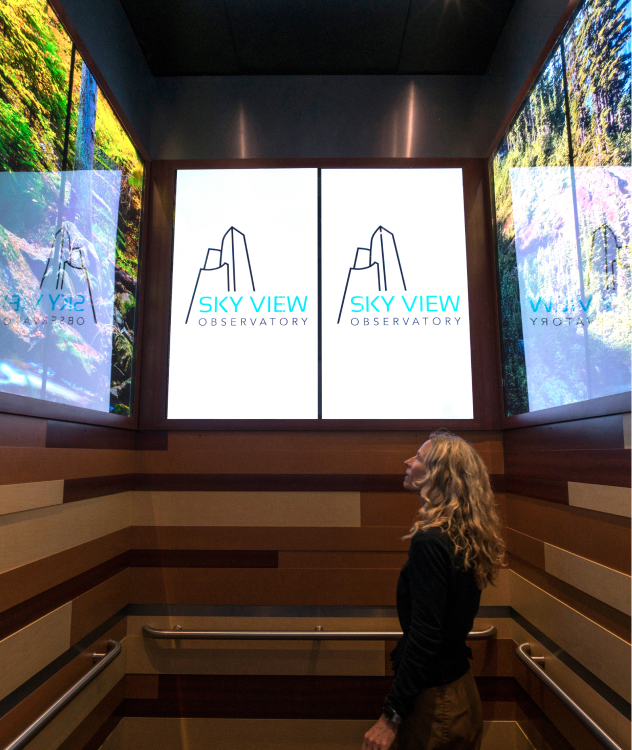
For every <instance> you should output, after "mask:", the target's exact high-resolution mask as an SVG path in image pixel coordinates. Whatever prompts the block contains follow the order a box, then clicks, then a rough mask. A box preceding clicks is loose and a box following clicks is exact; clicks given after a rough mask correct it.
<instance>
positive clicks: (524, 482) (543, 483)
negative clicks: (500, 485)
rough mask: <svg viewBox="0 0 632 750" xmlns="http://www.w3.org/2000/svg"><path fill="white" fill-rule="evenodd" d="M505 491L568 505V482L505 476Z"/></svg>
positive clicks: (564, 480)
mask: <svg viewBox="0 0 632 750" xmlns="http://www.w3.org/2000/svg"><path fill="white" fill-rule="evenodd" d="M505 491H506V492H513V493H514V494H515V495H526V496H527V497H537V498H538V499H540V500H549V501H550V502H552V503H561V504H562V505H568V480H566V479H563V480H562V479H538V478H536V477H516V476H513V475H512V474H505Z"/></svg>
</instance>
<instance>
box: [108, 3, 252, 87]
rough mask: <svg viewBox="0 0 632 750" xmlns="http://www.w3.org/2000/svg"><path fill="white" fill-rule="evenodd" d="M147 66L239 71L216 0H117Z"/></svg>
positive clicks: (162, 70) (180, 71) (161, 71)
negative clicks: (119, 0)
mask: <svg viewBox="0 0 632 750" xmlns="http://www.w3.org/2000/svg"><path fill="white" fill-rule="evenodd" d="M121 4H122V5H123V9H124V10H125V13H126V14H127V17H128V19H129V22H130V25H131V26H132V29H133V30H134V33H135V34H136V38H137V39H138V42H139V44H140V46H141V49H142V50H143V52H144V54H145V57H146V58H147V62H148V63H149V67H150V69H151V72H152V73H153V74H154V75H156V76H163V75H210V74H215V75H226V74H231V73H239V72H240V70H239V68H238V66H237V58H236V56H235V50H234V47H233V42H232V39H231V34H230V27H229V25H228V19H227V18H226V12H225V10H224V3H223V1H222V0H169V1H168V2H165V0H121Z"/></svg>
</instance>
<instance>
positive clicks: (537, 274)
mask: <svg viewBox="0 0 632 750" xmlns="http://www.w3.org/2000/svg"><path fill="white" fill-rule="evenodd" d="M630 104H631V102H630V3H629V2H628V0H585V2H583V3H581V4H580V6H579V8H578V9H577V11H576V13H575V14H574V16H573V17H572V18H571V20H570V21H569V23H568V25H567V27H566V29H565V31H564V33H563V34H562V36H561V37H560V39H559V40H558V43H557V45H556V47H555V48H554V50H553V52H552V54H551V56H550V57H549V59H548V61H547V63H546V64H545V66H544V69H543V70H542V72H541V73H540V75H539V77H538V79H537V80H536V82H535V84H534V86H533V88H532V89H531V92H530V93H529V95H528V96H527V98H526V99H525V101H524V103H523V104H522V106H521V108H520V110H519V111H518V114H517V116H516V118H515V120H514V121H513V124H512V125H511V126H510V128H509V130H508V131H507V133H506V135H505V137H504V138H503V140H502V141H501V143H500V145H499V146H498V148H497V150H496V152H495V154H494V157H493V184H494V199H495V222H496V244H497V254H498V255H497V262H498V280H499V287H500V289H499V293H500V294H499V297H500V317H501V321H500V322H501V337H502V338H501V340H502V354H503V382H504V392H505V412H506V414H507V415H508V416H511V415H513V414H521V413H525V412H529V411H537V410H539V409H547V408H551V407H555V406H561V405H563V404H570V403H575V402H578V401H584V400H587V399H592V398H598V397H601V396H607V395H610V394H614V393H623V392H626V391H629V390H630V323H631V320H630V317H631V309H630V305H631V301H632V286H631V277H630V273H631V272H630V177H631V166H630V164H631V161H630V148H631V141H630Z"/></svg>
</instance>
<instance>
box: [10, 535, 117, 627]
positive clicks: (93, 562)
mask: <svg viewBox="0 0 632 750" xmlns="http://www.w3.org/2000/svg"><path fill="white" fill-rule="evenodd" d="M129 548H130V529H121V530H120V531H115V532H114V533H112V534H107V535H106V536H102V537H100V538H99V539H93V540H92V541H90V542H85V543H84V544H79V545H77V546H76V547H71V548H70V549H67V550H64V551H63V552H57V553H56V554H54V555H50V556H49V557H44V558H42V559H41V560H35V561H34V562H32V563H27V564H26V565H21V566H20V567H18V568H13V569H12V570H7V571H6V572H4V573H2V574H0V611H2V610H7V609H10V608H11V607H15V606H16V605H17V604H20V603H21V602H24V601H26V600H27V599H31V598H32V597H35V596H37V595H38V594H43V593H44V592H47V591H49V590H50V589H53V588H54V587H55V586H58V585H60V584H63V583H65V582H70V580H71V579H72V580H75V582H77V581H78V580H79V579H77V576H79V575H80V574H82V573H89V571H91V570H95V569H97V566H100V565H102V564H104V563H107V562H108V561H110V560H113V559H115V558H116V559H118V560H119V562H120V565H127V560H126V559H125V558H124V557H121V556H122V555H125V554H126V553H127V551H128V550H129ZM116 569H118V568H117V567H116V565H115V567H114V568H113V570H116ZM84 580H86V581H89V580H91V577H90V576H88V578H87V579H84ZM80 588H81V587H79V588H78V589H77V590H80ZM0 617H1V615H0Z"/></svg>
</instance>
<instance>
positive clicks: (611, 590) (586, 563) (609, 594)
mask: <svg viewBox="0 0 632 750" xmlns="http://www.w3.org/2000/svg"><path fill="white" fill-rule="evenodd" d="M544 560H545V568H544V569H545V570H546V572H547V573H550V574H551V575H554V576H556V577H557V578H560V579H561V580H562V581H566V583H569V584H570V585H571V586H575V587H576V588H578V589H580V590H581V591H585V592H586V593H587V594H590V596H594V597H595V598H596V599H599V600H600V601H602V602H605V603H606V604H608V605H610V606H611V607H614V608H615V609H618V610H619V611H621V612H625V613H626V614H627V615H629V614H630V583H631V579H630V576H629V575H626V574H625V573H619V572H618V571H617V570H613V569H612V568H607V567H606V566H605V565H599V563H596V562H592V560H587V559H586V558H585V557H580V556H579V555H574V554H573V553H572V552H568V551H567V550H563V549H560V548H559V547H553V546H552V545H551V544H545V545H544Z"/></svg>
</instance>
